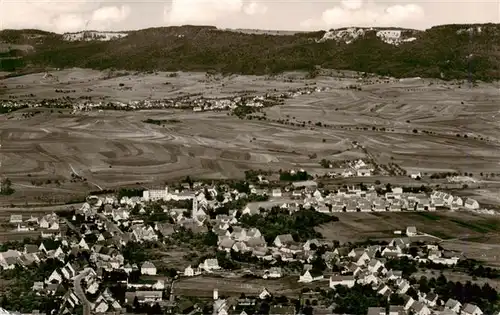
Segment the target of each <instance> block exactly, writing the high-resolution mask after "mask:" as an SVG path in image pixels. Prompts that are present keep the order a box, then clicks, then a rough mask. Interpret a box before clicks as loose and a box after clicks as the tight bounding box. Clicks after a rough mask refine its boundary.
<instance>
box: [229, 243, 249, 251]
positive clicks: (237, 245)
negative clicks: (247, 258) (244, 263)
mask: <svg viewBox="0 0 500 315" xmlns="http://www.w3.org/2000/svg"><path fill="white" fill-rule="evenodd" d="M231 249H232V250H233V251H235V252H237V253H244V252H247V251H250V250H251V249H250V248H249V247H248V246H247V245H246V244H245V243H244V242H236V243H234V245H233V246H232V247H231Z"/></svg>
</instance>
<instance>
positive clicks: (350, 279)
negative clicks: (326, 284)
mask: <svg viewBox="0 0 500 315" xmlns="http://www.w3.org/2000/svg"><path fill="white" fill-rule="evenodd" d="M355 284H356V279H355V278H354V276H331V277H330V288H332V289H333V288H335V287H336V286H337V285H342V286H346V287H348V288H352V287H353V286H354V285H355Z"/></svg>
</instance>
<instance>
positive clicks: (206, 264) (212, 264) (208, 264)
mask: <svg viewBox="0 0 500 315" xmlns="http://www.w3.org/2000/svg"><path fill="white" fill-rule="evenodd" d="M199 268H200V269H203V270H205V271H207V272H211V271H213V270H218V269H221V268H220V267H219V261H218V260H217V258H207V259H205V261H203V263H201V264H200V266H199Z"/></svg>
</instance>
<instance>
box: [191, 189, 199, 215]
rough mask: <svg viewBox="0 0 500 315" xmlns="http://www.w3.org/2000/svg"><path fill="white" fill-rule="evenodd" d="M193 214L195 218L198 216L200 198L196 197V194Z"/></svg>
mask: <svg viewBox="0 0 500 315" xmlns="http://www.w3.org/2000/svg"><path fill="white" fill-rule="evenodd" d="M191 216H192V217H193V218H196V217H197V216H198V198H197V197H196V194H195V195H194V198H193V211H192V215H191Z"/></svg>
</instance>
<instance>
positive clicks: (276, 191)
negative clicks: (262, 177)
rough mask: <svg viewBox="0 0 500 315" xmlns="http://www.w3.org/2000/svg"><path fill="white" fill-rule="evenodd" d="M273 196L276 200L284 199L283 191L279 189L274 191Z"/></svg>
mask: <svg viewBox="0 0 500 315" xmlns="http://www.w3.org/2000/svg"><path fill="white" fill-rule="evenodd" d="M271 196H273V197H274V198H281V197H282V193H281V189H279V188H275V189H273V191H272V193H271Z"/></svg>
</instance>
